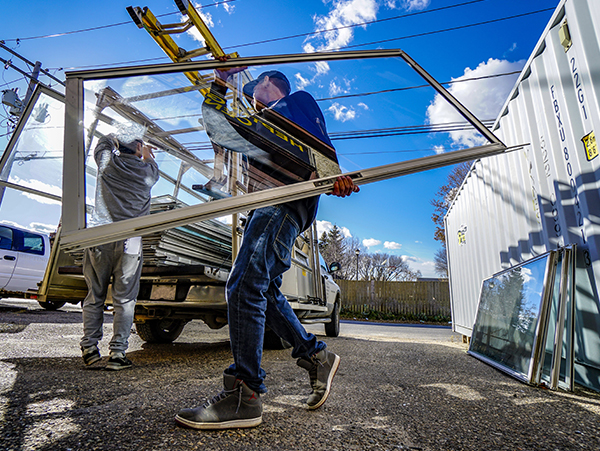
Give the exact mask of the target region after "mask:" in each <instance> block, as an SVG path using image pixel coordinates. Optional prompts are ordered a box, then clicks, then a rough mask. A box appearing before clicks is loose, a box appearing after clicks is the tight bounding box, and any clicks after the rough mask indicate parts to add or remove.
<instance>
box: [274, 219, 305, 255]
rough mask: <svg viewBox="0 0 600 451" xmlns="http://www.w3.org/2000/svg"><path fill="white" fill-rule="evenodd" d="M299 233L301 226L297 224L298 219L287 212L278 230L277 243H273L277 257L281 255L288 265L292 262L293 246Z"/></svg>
mask: <svg viewBox="0 0 600 451" xmlns="http://www.w3.org/2000/svg"><path fill="white" fill-rule="evenodd" d="M299 233H300V226H298V224H296V221H294V220H293V219H292V217H291V216H290V215H288V214H286V215H285V218H284V219H283V221H282V222H281V226H280V227H279V230H278V231H277V235H276V236H275V243H274V245H273V248H274V250H275V253H276V254H277V257H279V259H280V260H281V261H282V262H283V263H285V264H286V266H287V265H289V264H290V262H291V258H292V246H293V245H294V241H295V240H296V237H297V236H298V234H299Z"/></svg>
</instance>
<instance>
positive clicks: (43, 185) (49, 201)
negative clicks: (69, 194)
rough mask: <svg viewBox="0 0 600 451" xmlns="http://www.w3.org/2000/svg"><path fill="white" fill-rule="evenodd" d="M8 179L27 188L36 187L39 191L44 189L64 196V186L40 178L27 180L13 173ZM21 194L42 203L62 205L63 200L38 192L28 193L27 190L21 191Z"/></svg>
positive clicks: (45, 191) (49, 192) (46, 191)
mask: <svg viewBox="0 0 600 451" xmlns="http://www.w3.org/2000/svg"><path fill="white" fill-rule="evenodd" d="M8 181H9V182H11V183H14V184H15V185H19V186H24V187H26V188H31V189H35V190H37V191H42V192H44V193H48V194H53V195H55V196H59V197H61V196H62V187H60V186H56V185H50V184H48V183H44V182H40V181H39V180H25V179H21V178H20V177H17V176H14V175H12V174H11V176H10V177H9V180H8ZM21 194H22V195H23V196H25V197H28V198H29V199H33V200H35V201H38V202H39V203H41V204H49V205H53V204H54V205H61V202H60V201H58V200H54V199H49V198H47V197H42V196H38V195H37V194H32V193H28V192H26V191H21Z"/></svg>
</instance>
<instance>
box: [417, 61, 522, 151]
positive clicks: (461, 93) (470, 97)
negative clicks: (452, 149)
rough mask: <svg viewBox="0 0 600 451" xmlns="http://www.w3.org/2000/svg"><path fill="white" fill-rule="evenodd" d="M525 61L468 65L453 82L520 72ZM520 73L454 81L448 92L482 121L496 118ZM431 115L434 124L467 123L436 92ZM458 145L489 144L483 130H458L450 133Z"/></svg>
mask: <svg viewBox="0 0 600 451" xmlns="http://www.w3.org/2000/svg"><path fill="white" fill-rule="evenodd" d="M524 64H525V61H523V60H522V61H516V62H510V61H507V60H497V59H493V58H490V59H489V60H488V61H486V62H482V63H480V64H479V66H477V67H476V68H475V69H471V68H469V67H467V68H466V69H465V73H464V75H461V76H460V77H458V78H453V79H452V80H453V81H457V80H462V79H465V78H476V77H482V76H486V75H492V74H500V73H504V72H514V71H520V70H521V69H522V68H523V66H524ZM516 78H517V74H515V75H513V76H504V77H496V78H488V79H483V80H477V81H469V82H464V83H454V84H452V85H451V86H450V88H449V89H448V91H449V92H450V93H451V94H452V95H453V96H454V97H456V98H457V99H458V100H459V101H460V102H461V103H462V104H463V105H465V106H466V107H467V108H468V109H469V110H470V111H471V112H472V113H473V114H474V115H475V116H477V118H479V119H480V120H485V119H495V118H496V116H498V113H499V112H500V108H502V106H503V105H504V102H505V101H506V98H507V96H508V94H509V93H510V90H511V89H512V87H513V85H514V82H515V80H516ZM427 118H428V122H429V123H430V124H439V123H445V122H457V121H461V122H463V121H464V119H463V118H462V116H460V115H459V114H458V113H457V112H456V110H455V109H454V107H452V106H451V105H450V104H449V103H448V102H446V100H445V99H443V98H442V97H441V96H440V95H439V94H436V96H435V98H434V100H433V102H432V103H431V104H430V105H429V107H428V108H427ZM450 137H451V139H452V141H453V142H454V144H456V145H458V146H464V147H472V146H477V145H482V144H485V143H486V140H485V138H483V137H482V136H481V135H479V133H477V132H475V131H474V130H463V131H454V132H451V133H450Z"/></svg>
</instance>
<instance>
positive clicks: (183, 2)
mask: <svg viewBox="0 0 600 451" xmlns="http://www.w3.org/2000/svg"><path fill="white" fill-rule="evenodd" d="M175 4H176V5H177V7H178V8H179V11H180V12H181V14H183V15H184V16H187V17H188V19H187V20H186V21H185V22H180V23H173V24H161V23H160V22H159V21H158V19H157V18H156V17H155V16H154V14H152V12H151V11H150V10H149V9H148V7H146V6H145V7H143V8H140V7H139V6H135V7H133V6H128V7H127V12H128V13H129V15H130V16H131V19H132V20H133V22H134V23H135V24H136V25H137V26H138V28H143V29H145V30H146V31H147V32H148V34H150V36H152V38H153V39H154V40H155V41H156V43H157V44H158V45H159V46H160V48H162V49H163V50H164V51H165V53H166V54H167V55H168V56H169V58H171V60H172V61H173V62H176V63H179V62H182V61H191V59H192V58H196V57H198V56H202V55H207V54H209V53H210V54H211V55H212V56H213V57H215V58H221V57H224V56H226V57H229V58H237V57H238V56H239V55H238V53H237V52H234V53H230V54H226V53H225V52H224V51H223V49H222V48H221V46H220V45H219V43H218V42H217V40H216V39H215V37H214V36H213V34H212V33H211V32H210V30H209V29H208V27H207V26H206V24H205V23H204V21H203V20H202V18H201V17H200V15H199V14H198V12H197V11H196V8H194V5H192V4H191V3H190V2H189V0H175ZM192 27H196V29H197V30H198V31H199V32H200V34H201V35H202V37H203V38H204V42H205V44H206V46H205V47H201V48H198V49H195V50H189V51H187V50H185V49H182V48H181V47H179V46H178V45H177V44H176V43H175V41H174V40H173V38H172V37H171V35H172V34H179V33H184V32H186V31H188V30H189V29H190V28H192ZM185 76H186V77H187V78H188V79H189V80H190V81H191V82H192V84H194V85H200V84H206V83H208V82H210V81H211V80H210V77H209V76H202V75H200V74H199V73H198V72H197V71H194V72H185ZM204 94H205V93H204Z"/></svg>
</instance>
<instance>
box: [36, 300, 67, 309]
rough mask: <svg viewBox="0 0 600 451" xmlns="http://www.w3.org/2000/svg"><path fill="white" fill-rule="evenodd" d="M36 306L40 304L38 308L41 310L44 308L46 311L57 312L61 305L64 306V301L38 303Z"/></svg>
mask: <svg viewBox="0 0 600 451" xmlns="http://www.w3.org/2000/svg"><path fill="white" fill-rule="evenodd" d="M38 304H40V306H41V307H42V308H45V309H46V310H49V311H51V312H53V311H54V310H58V309H59V308H61V307H62V306H63V305H65V304H66V301H46V302H42V301H38Z"/></svg>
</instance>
